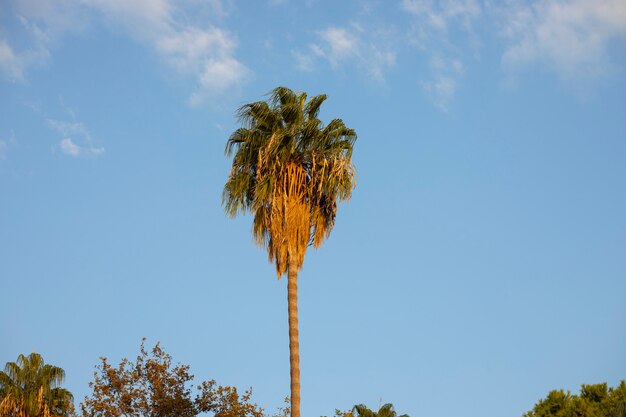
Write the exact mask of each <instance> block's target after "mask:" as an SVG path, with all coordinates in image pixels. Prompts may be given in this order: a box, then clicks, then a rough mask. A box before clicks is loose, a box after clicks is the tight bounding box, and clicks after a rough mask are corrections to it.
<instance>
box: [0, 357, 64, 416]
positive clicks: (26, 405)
mask: <svg viewBox="0 0 626 417" xmlns="http://www.w3.org/2000/svg"><path fill="white" fill-rule="evenodd" d="M64 379H65V372H64V371H63V369H61V368H59V367H57V366H53V365H49V364H44V361H43V358H42V357H41V355H39V354H37V353H31V354H30V355H28V356H25V355H19V356H18V358H17V361H16V362H8V363H7V364H6V366H5V369H4V372H1V371H0V395H1V397H0V398H1V403H0V415H1V416H2V417H5V416H6V417H14V416H17V415H20V416H23V417H61V416H67V415H68V414H69V413H70V410H71V408H72V404H73V400H74V399H73V397H72V394H71V393H70V392H69V391H68V390H66V389H64V388H61V387H60V385H61V384H62V383H63V380H64Z"/></svg>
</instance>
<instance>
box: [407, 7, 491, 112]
mask: <svg viewBox="0 0 626 417" xmlns="http://www.w3.org/2000/svg"><path fill="white" fill-rule="evenodd" d="M401 8H402V10H404V11H405V12H407V13H408V14H409V15H410V16H411V18H412V19H413V23H412V28H411V31H410V35H409V39H410V43H411V44H412V45H414V46H415V47H416V48H417V49H418V50H419V51H421V53H423V54H424V55H426V57H427V61H428V73H427V74H420V75H418V82H419V85H420V86H421V87H422V89H423V90H424V92H426V93H427V94H428V95H429V96H430V98H431V100H432V102H433V104H434V105H435V106H437V107H438V108H439V109H441V110H442V111H448V108H449V106H450V104H451V103H452V101H453V99H454V96H455V94H456V92H457V90H458V89H459V84H460V80H461V78H462V76H463V74H464V68H465V65H466V64H465V63H464V61H465V60H467V56H468V55H471V54H472V53H471V52H470V53H468V51H473V50H474V49H475V48H476V45H478V44H479V42H478V37H477V35H476V34H475V31H474V26H475V24H476V21H477V20H479V19H481V18H482V16H483V8H482V6H481V3H480V2H479V1H478V0H442V1H434V0H403V1H402V3H401ZM453 39H454V40H455V41H456V42H462V43H463V44H462V45H459V44H454V43H453Z"/></svg>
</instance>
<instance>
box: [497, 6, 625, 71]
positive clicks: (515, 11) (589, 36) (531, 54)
mask: <svg viewBox="0 0 626 417" xmlns="http://www.w3.org/2000/svg"><path fill="white" fill-rule="evenodd" d="M496 11H497V12H498V13H499V14H500V16H501V23H502V25H501V27H500V31H501V33H502V34H503V35H504V36H505V37H506V38H507V40H508V42H509V43H508V45H507V46H506V48H505V51H504V53H503V56H502V62H503V65H504V66H505V67H506V68H507V69H510V70H515V71H517V70H520V69H523V68H526V67H529V66H531V65H533V64H540V65H543V66H546V67H548V68H550V69H552V70H554V71H555V72H556V73H557V74H558V75H559V77H560V78H561V79H563V80H564V81H566V82H573V83H578V82H580V81H590V80H594V79H597V78H601V77H603V76H605V75H607V73H609V72H610V71H611V69H612V60H611V57H610V53H609V45H610V43H611V41H613V40H621V41H625V40H626V2H625V1H624V0H570V1H562V0H539V1H535V2H533V3H532V4H527V3H525V2H519V1H515V2H509V3H508V7H507V8H505V9H502V8H500V9H497V10H496Z"/></svg>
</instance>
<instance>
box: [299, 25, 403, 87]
mask: <svg viewBox="0 0 626 417" xmlns="http://www.w3.org/2000/svg"><path fill="white" fill-rule="evenodd" d="M316 34H317V37H318V40H317V42H315V43H312V44H310V45H309V49H308V51H307V52H300V51H296V52H294V56H295V58H296V66H297V67H298V69H300V70H304V71H308V70H310V69H311V68H312V67H313V66H314V63H315V60H316V59H323V60H326V61H328V63H329V64H330V65H331V67H332V68H334V69H339V68H341V67H342V66H344V65H350V64H353V65H356V66H357V67H358V68H359V69H360V70H361V71H363V72H365V73H366V74H367V75H368V77H369V78H371V79H373V80H375V81H378V82H384V80H385V77H384V73H385V70H387V69H388V68H391V67H392V66H393V65H394V64H395V61H396V53H395V51H394V48H392V47H391V45H390V42H389V41H388V37H389V36H388V34H387V33H384V32H382V31H375V30H368V31H366V30H364V29H363V28H362V27H361V26H360V25H359V24H356V23H353V24H352V25H350V26H349V27H330V28H327V29H324V30H321V31H318V32H317V33H316Z"/></svg>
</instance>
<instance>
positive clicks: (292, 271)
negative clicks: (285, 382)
mask: <svg viewBox="0 0 626 417" xmlns="http://www.w3.org/2000/svg"><path fill="white" fill-rule="evenodd" d="M287 304H288V307H289V366H290V376H291V417H300V344H299V342H298V266H297V265H295V263H294V264H293V265H292V263H291V262H290V263H289V271H288V275H287Z"/></svg>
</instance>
